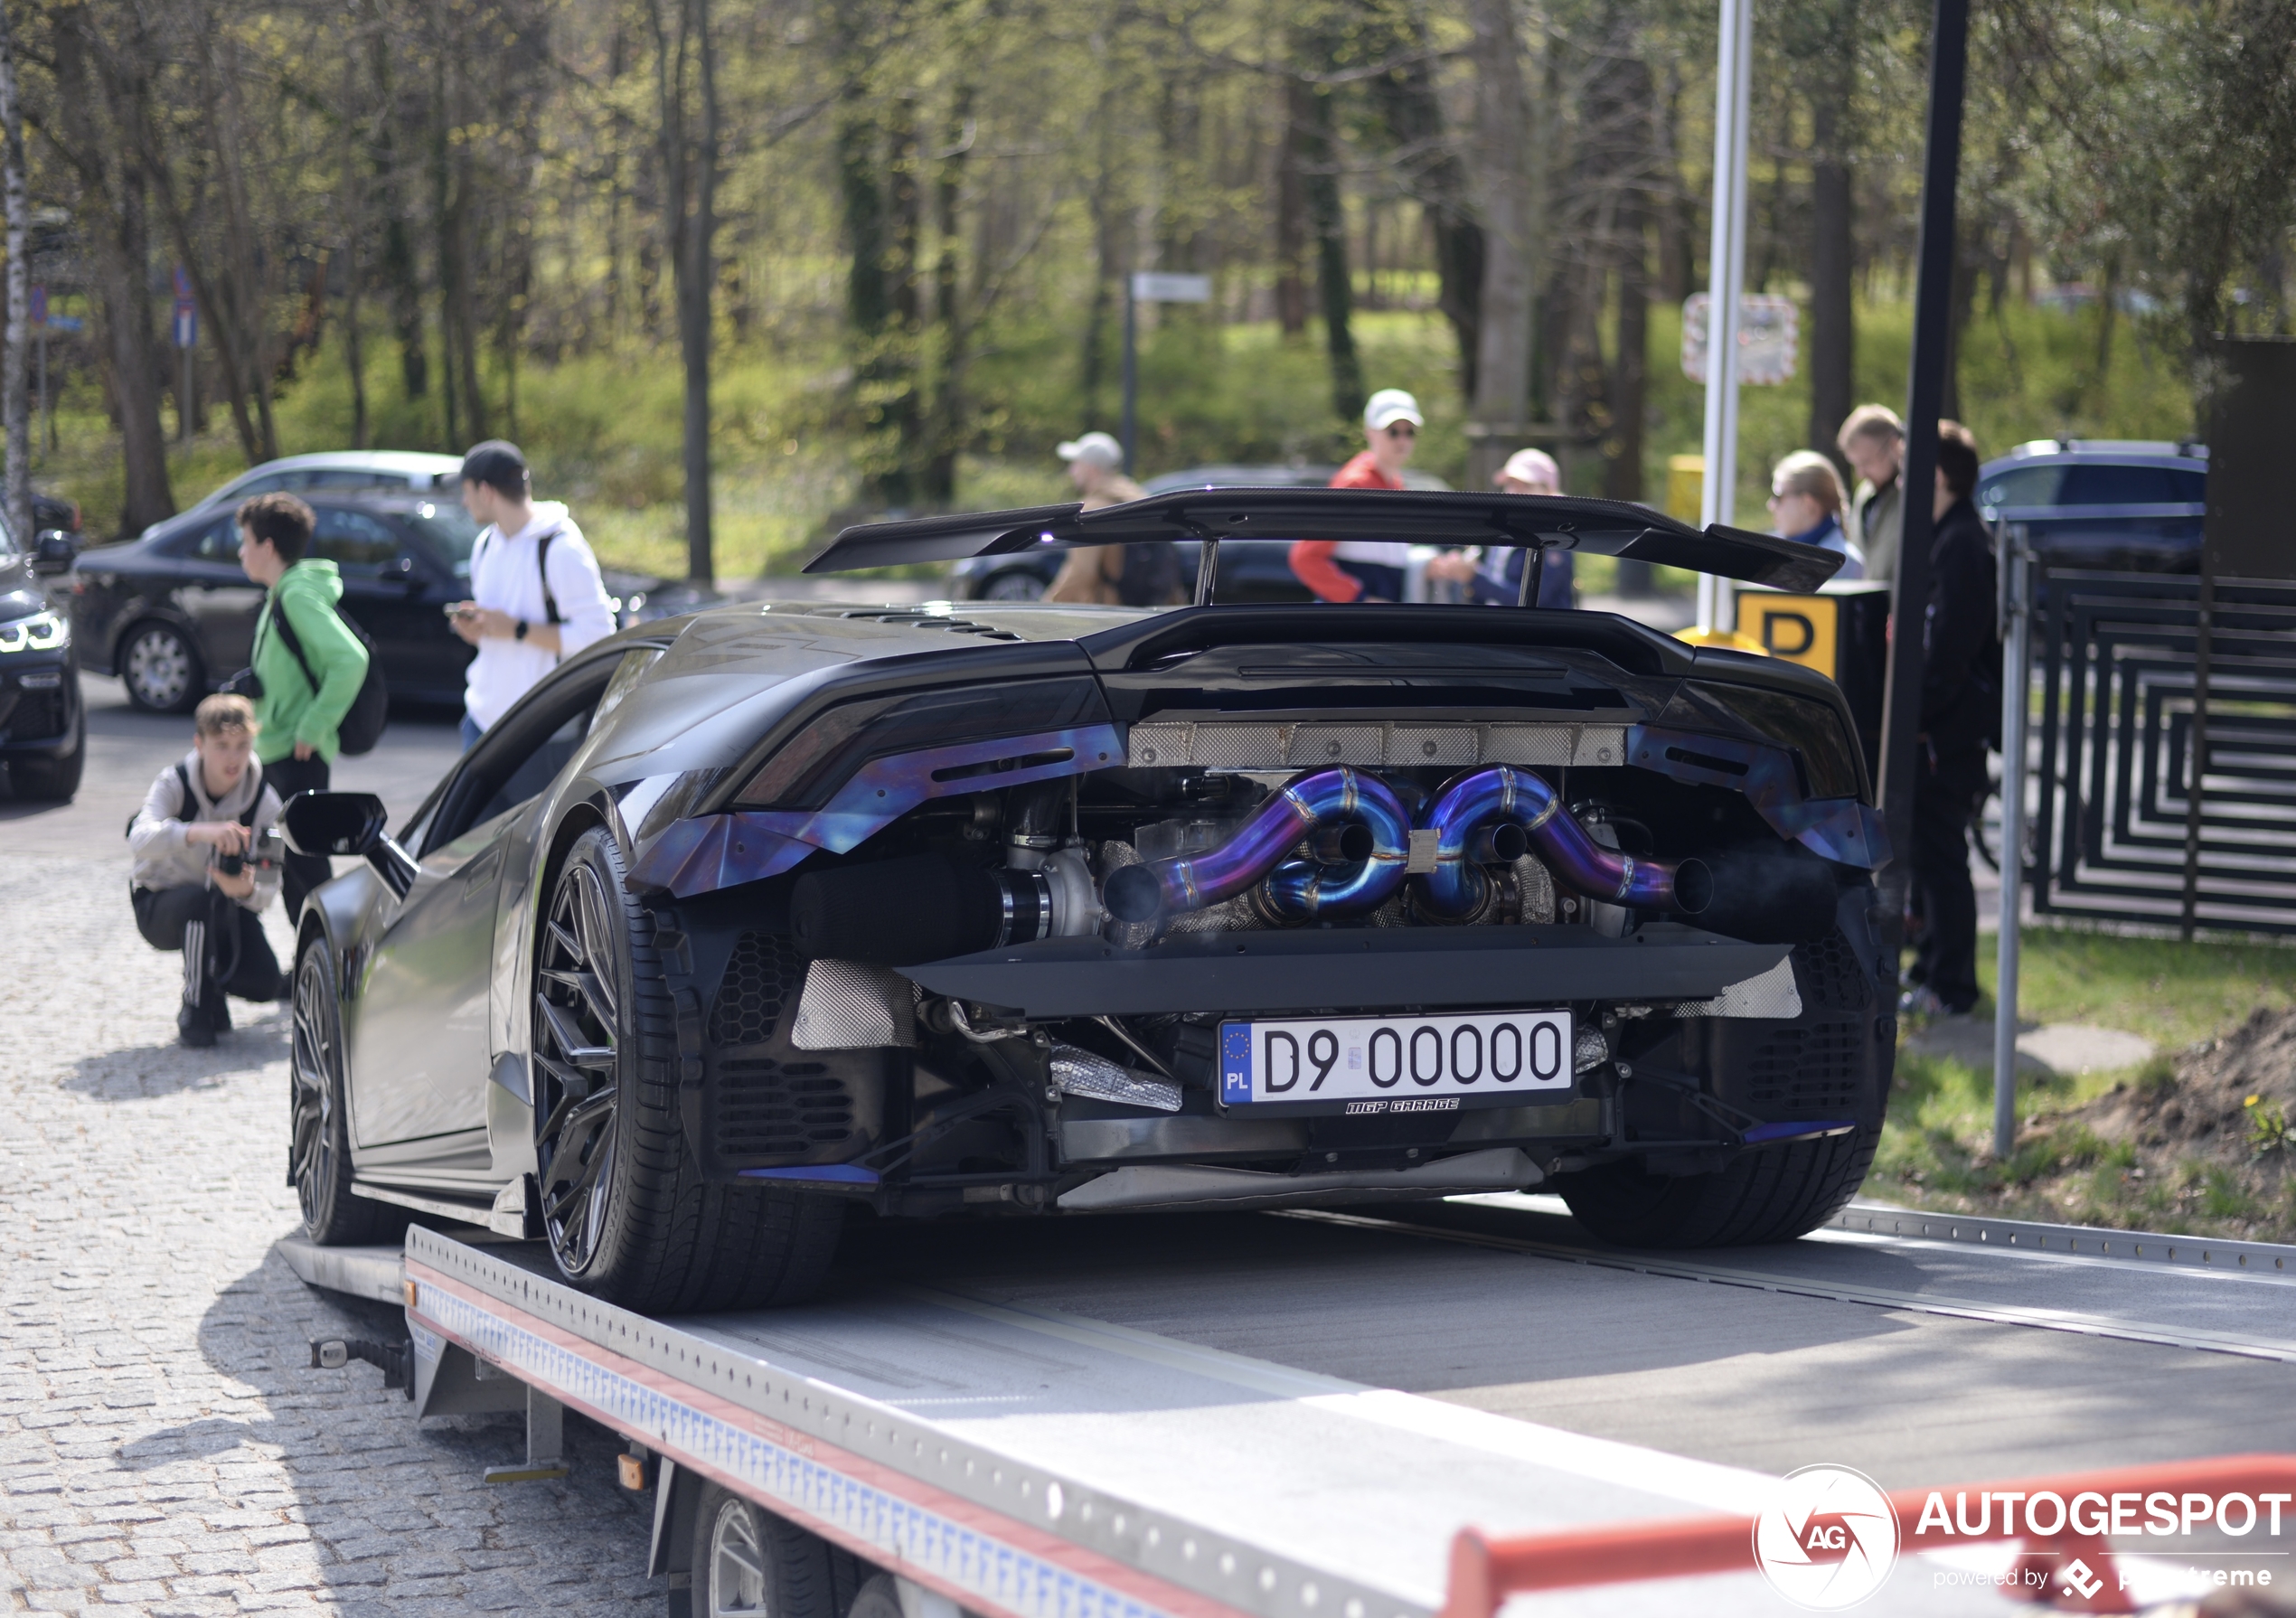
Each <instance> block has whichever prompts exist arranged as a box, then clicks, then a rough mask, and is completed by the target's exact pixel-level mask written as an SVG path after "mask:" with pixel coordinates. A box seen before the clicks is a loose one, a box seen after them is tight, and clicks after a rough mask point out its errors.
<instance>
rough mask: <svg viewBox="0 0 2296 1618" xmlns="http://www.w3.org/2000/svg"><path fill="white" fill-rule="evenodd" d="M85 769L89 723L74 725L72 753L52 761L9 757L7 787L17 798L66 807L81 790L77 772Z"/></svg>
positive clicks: (81, 721)
mask: <svg viewBox="0 0 2296 1618" xmlns="http://www.w3.org/2000/svg"><path fill="white" fill-rule="evenodd" d="M87 767H88V720H87V716H86V715H84V714H83V715H81V716H80V718H79V719H77V720H75V721H74V722H73V733H72V738H71V752H69V753H66V754H63V755H62V756H61V757H52V758H12V759H10V760H9V761H8V787H9V790H10V791H12V792H14V794H15V795H16V796H18V797H20V798H32V799H36V800H38V801H39V802H41V803H46V804H67V803H70V802H71V798H72V795H73V794H75V793H77V792H78V791H79V790H80V773H81V772H82V771H83V770H85V769H86V768H87Z"/></svg>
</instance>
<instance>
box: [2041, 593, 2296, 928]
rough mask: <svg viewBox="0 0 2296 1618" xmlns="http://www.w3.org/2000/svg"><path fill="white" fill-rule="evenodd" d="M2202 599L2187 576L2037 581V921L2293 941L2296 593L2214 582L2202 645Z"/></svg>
mask: <svg viewBox="0 0 2296 1618" xmlns="http://www.w3.org/2000/svg"><path fill="white" fill-rule="evenodd" d="M2201 591H2202V583H2201V580H2200V579H2198V578H2197V577H2193V576H2186V575H2175V574H2160V573H2083V572H2071V571H2067V572H2057V573H2049V574H2046V575H2045V576H2044V579H2043V584H2042V588H2041V589H2040V591H2039V592H2038V597H2039V602H2038V604H2039V612H2038V614H2037V616H2038V617H2039V619H2040V623H2039V624H2038V626H2037V627H2038V629H2039V631H2040V633H2039V634H2038V635H2036V637H2035V639H2036V641H2037V643H2038V644H2037V645H2036V646H2035V648H2034V654H2035V660H2036V662H2037V665H2038V666H2037V669H2036V671H2035V673H2037V674H2038V676H2039V678H2040V683H2041V688H2042V701H2041V710H2040V713H2039V715H2038V718H2039V731H2040V736H2039V746H2038V748H2037V754H2038V756H2037V758H2036V759H2035V760H2034V763H2035V771H2034V773H2035V776H2036V778H2037V784H2038V786H2039V794H2038V799H2037V804H2036V805H2035V811H2036V812H2035V814H2034V818H2033V823H2032V824H2033V835H2032V841H2031V843H2030V844H2029V852H2028V862H2027V876H2028V880H2030V881H2031V883H2032V891H2033V903H2034V908H2035V909H2036V910H2037V911H2039V912H2042V913H2054V914H2056V915H2063V916H2077V917H2088V918H2091V919H2095V920H2106V921H2124V922H2141V923H2150V924H2153V925H2156V926H2160V925H2168V926H2175V925H2178V924H2179V923H2182V924H2184V925H2186V926H2188V927H2189V926H2192V925H2196V924H2197V925H2198V926H2201V927H2222V928H2233V929H2237V930H2240V931H2244V932H2272V933H2296V586H2291V585H2287V584H2272V583H2261V582H2256V581H2254V580H2244V579H2216V580H2215V581H2214V583H2213V595H2214V599H2213V602H2211V603H2208V604H2207V619H2206V621H2207V638H2206V641H2205V643H2204V640H2203V635H2202V626H2203V622H2204V602H2203V599H2202V594H2201ZM2196 690H2197V691H2200V692H2202V693H2203V694H2204V700H2203V702H2202V703H2201V705H2200V707H2201V720H2200V723H2199V726H2198V727H2197V729H2198V731H2199V736H2198V738H2196V736H2195V729H2196V727H2195V723H2194V719H2195V706H2196V705H2195V701H2194V698H2195V692H2196ZM2196 739H2197V740H2198V742H2199V744H2200V746H2199V750H2200V753H2201V756H2202V757H2204V758H2205V760H2206V765H2205V767H2204V768H2203V770H2202V771H2201V775H2200V784H2201V790H2200V794H2199V803H2198V804H2197V812H2196V805H2195V804H2194V803H2193V799H2192V794H2191V782H2192V776H2193V770H2192V761H2193V755H2194V744H2195V741H2196Z"/></svg>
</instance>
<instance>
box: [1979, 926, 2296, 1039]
mask: <svg viewBox="0 0 2296 1618" xmlns="http://www.w3.org/2000/svg"><path fill="white" fill-rule="evenodd" d="M2019 963H2020V964H2019V967H2018V1015H2019V1016H2020V1017H2021V1018H2024V1019H2026V1020H2027V1021H2034V1022H2093V1023H2095V1024H2098V1025H2099V1026H2101V1027H2104V1028H2117V1029H2123V1030H2127V1031H2128V1032H2130V1033H2132V1034H2141V1035H2142V1036H2143V1037H2144V1038H2146V1039H2150V1040H2151V1041H2152V1042H2153V1044H2154V1045H2156V1046H2159V1047H2160V1048H2161V1049H2170V1050H2173V1049H2179V1048H2181V1047H2183V1046H2187V1045H2191V1044H2194V1043H2196V1042H2197V1041H2199V1040H2202V1039H2209V1038H2211V1037H2213V1036H2214V1035H2216V1034H2219V1033H2222V1032H2223V1031H2224V1030H2226V1029H2228V1028H2231V1027H2233V1026H2234V1025H2235V1024H2237V1023H2239V1022H2241V1021H2244V1019H2245V1018H2246V1017H2247V1015H2248V1013H2249V1012H2250V1011H2253V1010H2254V1008H2256V1007H2257V1006H2260V1005H2269V1006H2284V1005H2287V1004H2289V1003H2290V1002H2291V999H2292V998H2296V948H2291V947H2288V946H2284V945H2271V944H2214V943H2193V944H2184V943H2180V942H2178V941H2177V940H2174V939H2166V938H2122V937H2114V936H2109V935H2106V934H2102V933H2084V932H2072V931H2067V930H2062V929H2058V928H2042V927H2028V928H2027V929H2026V932H2025V936H2024V942H2023V947H2022V948H2021V950H2020V951H2019ZM1994 964H1995V957H1994V955H1993V940H1992V938H1991V937H1990V936H1987V937H1986V938H1985V939H1984V940H1983V941H1982V947H1981V950H1980V952H1979V957H1978V974H1977V975H1978V982H1979V983H1980V984H1981V985H1982V987H1983V990H1984V993H1985V999H1984V1002H1983V1003H1982V1004H1981V1007H1980V1009H1979V1014H1980V1015H1981V1016H1983V1017H1989V1018H1990V1016H1991V1015H1992V1009H1993V992H1994V989H1995V987H1996V984H1995V981H1994Z"/></svg>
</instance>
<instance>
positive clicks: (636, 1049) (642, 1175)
mask: <svg viewBox="0 0 2296 1618" xmlns="http://www.w3.org/2000/svg"><path fill="white" fill-rule="evenodd" d="M623 879H624V873H623V870H622V856H621V852H620V851H619V849H618V848H617V847H616V844H615V842H614V838H613V836H612V834H611V833H608V832H607V831H606V830H605V829H604V828H602V827H598V828H593V829H591V830H590V831H588V832H585V833H582V834H581V836H580V837H579V838H578V839H576V840H575V842H574V846H573V847H572V848H571V849H570V850H569V851H568V852H567V857H566V861H565V863H564V865H563V866H562V867H561V868H560V871H559V874H558V878H557V881H556V883H555V885H554V886H553V887H552V889H551V892H550V906H549V908H548V910H547V911H546V912H545V917H546V919H545V921H544V923H543V927H542V936H541V940H540V944H539V948H538V951H537V956H538V959H537V965H536V970H535V975H534V1025H533V1054H534V1116H535V1133H534V1156H535V1162H536V1163H537V1165H538V1168H539V1173H538V1175H537V1177H536V1178H537V1180H538V1181H539V1183H540V1184H541V1205H542V1227H543V1232H544V1234H545V1235H546V1236H547V1237H548V1238H549V1240H550V1256H551V1257H552V1258H554V1259H555V1260H556V1261H557V1264H558V1267H559V1270H560V1273H561V1274H562V1275H565V1276H566V1278H567V1279H568V1280H569V1281H571V1282H573V1283H574V1284H575V1285H577V1286H579V1287H581V1288H582V1289H583V1290H585V1291H586V1292H590V1293H596V1294H597V1295H598V1296H599V1297H602V1298H605V1299H607V1300H608V1301H609V1302H611V1303H619V1304H621V1305H623V1306H624V1307H625V1308H629V1309H640V1310H645V1311H649V1312H652V1311H668V1312H689V1311H694V1310H714V1309H738V1308H755V1307H761V1306H766V1305H770V1304H777V1303H796V1302H798V1301H800V1300H801V1299H803V1298H805V1297H806V1296H808V1295H810V1294H811V1293H813V1291H814V1288H816V1287H817V1286H819V1285H820V1284H821V1281H822V1278H823V1275H826V1274H827V1272H828V1268H829V1261H830V1258H831V1256H832V1255H833V1252H834V1250H835V1248H836V1245H837V1232H838V1228H839V1227H840V1225H841V1224H842V1220H843V1217H844V1205H843V1204H842V1203H841V1202H839V1201H837V1200H835V1199H832V1198H826V1197H819V1196H808V1195H806V1194H805V1193H802V1192H798V1191H793V1190H787V1189H786V1188H782V1187H764V1186H755V1187H753V1186H728V1185H710V1184H707V1183H705V1182H704V1181H702V1178H701V1171H700V1170H699V1168H698V1166H697V1165H696V1164H695V1163H694V1162H693V1160H692V1155H691V1154H690V1153H689V1152H688V1151H687V1150H686V1143H685V1136H684V1133H683V1128H682V1123H681V1120H680V1117H679V1113H678V1098H677V1090H676V1087H675V1086H674V1085H673V1084H669V1083H664V1082H663V1080H662V1079H661V1078H660V1077H654V1078H649V1077H647V1076H648V1075H649V1074H653V1075H674V1074H675V1073H677V1071H678V1070H679V1057H678V1050H677V1041H676V1038H675V1035H674V1033H673V1026H674V1021H673V1007H672V1003H671V998H670V989H669V985H668V984H667V983H665V982H664V981H663V968H662V959H661V955H660V954H659V952H658V951H656V950H655V948H654V918H653V916H652V915H651V913H649V912H648V911H647V910H646V908H645V907H644V906H643V905H641V904H639V903H638V902H637V901H636V900H635V899H634V898H631V897H630V895H629V891H628V889H627V887H626V884H625V882H624V880H623Z"/></svg>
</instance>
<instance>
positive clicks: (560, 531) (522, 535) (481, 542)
mask: <svg viewBox="0 0 2296 1618" xmlns="http://www.w3.org/2000/svg"><path fill="white" fill-rule="evenodd" d="M532 482H533V480H532V475H530V474H529V473H528V471H527V468H526V457H525V456H523V455H522V454H521V453H519V449H518V447H517V446H516V445H515V444H507V443H504V442H503V440H502V439H500V438H492V439H489V440H488V441H487V442H485V443H484V444H480V445H475V446H474V447H472V449H471V451H470V453H469V454H468V455H466V456H463V472H462V483H463V505H464V507H465V508H466V510H468V511H469V513H470V514H471V517H472V519H473V520H474V521H475V522H479V523H481V524H483V525H484V526H483V528H482V531H480V533H479V535H478V540H477V542H476V543H475V545H474V546H473V547H472V549H471V553H470V595H471V598H470V599H469V600H467V601H462V602H457V603H456V605H455V606H454V607H452V608H451V609H450V610H451V612H452V613H453V615H454V616H453V620H452V621H453V624H454V628H455V633H456V635H460V636H462V637H463V639H465V640H466V641H468V642H469V643H470V644H472V645H474V646H475V647H477V648H478V655H477V656H476V657H475V658H473V659H471V663H470V669H469V672H468V673H467V674H466V676H465V682H466V683H465V691H464V697H463V746H464V747H466V748H467V747H469V746H470V745H471V744H472V743H473V742H475V741H476V740H477V739H478V738H479V737H481V736H482V735H484V734H485V732H486V731H487V730H488V729H491V728H492V727H493V725H494V721H495V720H498V719H500V718H502V717H503V714H504V713H506V712H508V711H509V710H510V709H511V706H512V705H513V703H515V702H516V701H518V699H519V698H521V697H522V696H524V695H525V694H526V693H527V692H528V691H531V690H532V689H533V687H534V685H535V683H536V682H539V681H540V680H541V678H542V676H543V675H545V674H547V673H550V671H551V670H552V669H554V668H556V667H557V666H558V665H559V663H560V661H561V660H562V659H564V658H565V657H567V656H569V654H573V653H575V652H579V651H580V650H581V649H582V648H583V647H584V646H587V645H588V644H590V643H591V642H592V641H597V640H603V639H604V638H605V637H606V636H607V635H611V634H613V633H614V627H615V626H614V607H613V604H612V603H611V602H610V601H608V600H607V594H606V584H605V582H604V580H602V579H599V577H598V558H597V557H595V556H593V555H592V554H591V553H590V546H589V541H588V540H585V539H584V538H583V537H582V531H581V530H580V529H579V528H577V527H576V526H575V525H574V520H573V519H572V518H571V517H569V516H568V515H567V514H566V507H565V506H564V505H563V504H561V503H560V502H558V501H555V500H542V501H537V500H536V499H534V498H533V490H532Z"/></svg>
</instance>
